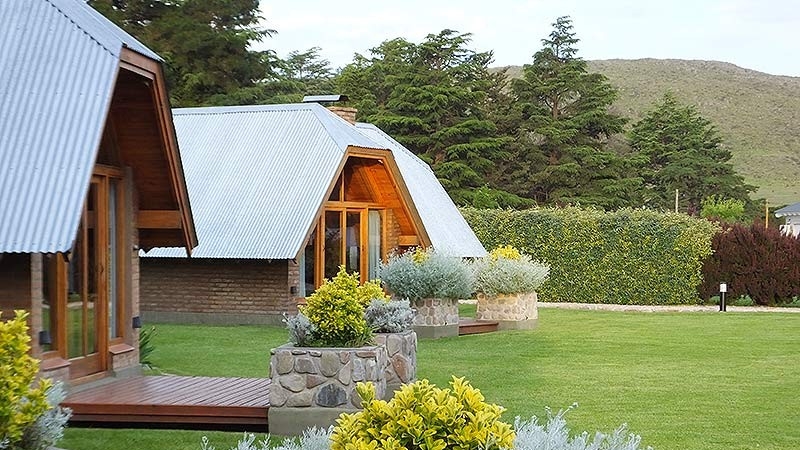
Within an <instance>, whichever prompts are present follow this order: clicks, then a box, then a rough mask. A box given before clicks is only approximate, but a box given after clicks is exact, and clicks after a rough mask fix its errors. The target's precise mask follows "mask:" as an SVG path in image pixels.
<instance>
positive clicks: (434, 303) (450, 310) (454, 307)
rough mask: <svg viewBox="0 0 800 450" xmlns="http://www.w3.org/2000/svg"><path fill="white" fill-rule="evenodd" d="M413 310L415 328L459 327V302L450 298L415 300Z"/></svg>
mask: <svg viewBox="0 0 800 450" xmlns="http://www.w3.org/2000/svg"><path fill="white" fill-rule="evenodd" d="M411 305H412V308H414V309H416V310H417V313H416V315H415V316H414V325H415V326H429V327H430V326H433V327H436V326H444V325H458V300H453V299H448V298H423V299H420V300H414V301H413V302H412V303H411Z"/></svg>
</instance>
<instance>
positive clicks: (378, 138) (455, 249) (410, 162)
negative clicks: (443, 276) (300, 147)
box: [355, 123, 486, 257]
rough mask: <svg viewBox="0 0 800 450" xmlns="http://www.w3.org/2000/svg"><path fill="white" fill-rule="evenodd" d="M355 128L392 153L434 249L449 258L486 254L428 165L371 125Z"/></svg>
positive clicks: (360, 125)
mask: <svg viewBox="0 0 800 450" xmlns="http://www.w3.org/2000/svg"><path fill="white" fill-rule="evenodd" d="M355 126H356V128H357V129H358V130H359V131H360V132H362V133H363V134H364V135H365V136H367V137H369V138H370V139H372V140H373V141H375V142H377V143H378V145H381V146H382V147H385V148H388V149H390V150H391V151H392V153H393V154H394V159H395V161H397V165H398V167H399V168H400V173H401V174H402V176H403V179H404V180H405V182H406V185H407V186H408V190H409V193H410V194H411V197H412V198H413V199H414V205H415V206H416V208H417V212H418V213H419V216H420V218H421V219H422V223H423V225H424V226H425V230H426V231H427V232H428V237H429V238H430V240H431V242H432V243H433V247H434V248H436V249H437V250H439V251H441V252H443V253H445V254H449V255H452V256H462V257H480V256H484V255H485V254H486V250H485V249H484V248H483V245H481V243H480V242H479V241H478V238H477V237H476V236H475V233H474V232H473V231H472V228H470V226H469V224H467V221H466V220H465V219H464V216H462V215H461V212H460V211H459V210H458V209H457V208H456V207H455V205H454V204H453V201H452V200H451V199H450V196H449V195H448V194H447V191H445V190H444V187H443V186H442V184H441V183H439V180H438V179H437V178H436V175H435V174H434V173H433V170H431V168H430V166H428V165H427V164H426V163H425V162H424V161H422V160H421V159H419V158H418V157H417V156H416V155H415V154H413V153H412V152H411V150H409V149H407V148H405V147H403V145H402V144H400V143H399V142H397V141H396V140H394V138H392V137H391V136H389V135H388V134H386V133H384V132H383V130H381V129H380V128H378V127H376V126H375V125H372V124H370V123H356V124H355Z"/></svg>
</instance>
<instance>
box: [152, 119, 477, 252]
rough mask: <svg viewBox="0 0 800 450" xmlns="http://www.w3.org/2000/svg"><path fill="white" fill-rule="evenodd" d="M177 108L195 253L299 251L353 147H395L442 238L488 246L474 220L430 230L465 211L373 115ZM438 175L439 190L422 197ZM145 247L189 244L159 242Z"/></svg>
mask: <svg viewBox="0 0 800 450" xmlns="http://www.w3.org/2000/svg"><path fill="white" fill-rule="evenodd" d="M173 116H174V120H175V128H176V130H177V134H178V142H179V144H180V147H181V151H182V159H183V164H184V170H185V172H186V182H187V185H188V189H189V196H190V198H191V202H192V207H193V210H194V212H195V224H196V227H197V233H198V237H199V241H200V245H199V246H198V247H197V248H195V249H194V252H193V253H192V256H193V257H199V258H242V259H244V258H254V259H293V258H295V257H296V256H297V255H298V253H299V252H300V250H301V249H302V246H303V245H304V243H305V240H306V238H307V233H308V232H309V231H310V230H311V228H312V227H313V224H314V220H315V218H316V214H317V212H318V211H319V208H320V206H321V205H322V203H323V202H324V201H325V197H326V194H327V191H328V188H329V187H330V185H331V183H332V182H333V181H334V178H335V177H336V176H337V173H338V171H339V169H340V168H341V167H342V165H343V164H344V161H345V159H346V155H347V150H348V148H351V147H356V148H366V149H377V150H384V151H387V153H389V152H390V153H389V154H390V155H391V156H392V157H393V158H394V160H395V161H396V163H397V165H398V168H399V170H400V173H401V176H402V178H403V180H404V181H405V184H406V185H410V184H412V183H417V182H421V181H419V180H422V182H425V183H427V184H425V185H424V186H420V188H419V189H415V190H414V191H413V192H412V188H411V186H408V188H409V192H410V193H411V197H412V199H413V201H414V203H415V205H417V208H418V209H419V205H422V204H425V205H427V207H425V208H423V210H424V211H425V213H426V214H428V215H429V217H424V216H422V215H423V212H422V211H419V213H420V215H421V216H422V217H421V218H422V221H423V224H424V226H425V228H426V231H428V234H429V236H430V237H431V243H432V245H433V246H434V247H435V248H437V249H441V250H442V251H444V252H447V253H450V254H453V255H458V256H479V255H483V254H485V250H484V249H483V247H482V246H481V245H480V243H479V242H478V240H477V238H475V235H474V233H473V232H472V230H471V229H469V227H467V228H466V230H464V229H463V228H461V227H460V224H459V225H457V226H456V227H455V229H454V230H453V232H452V233H449V234H448V233H444V232H439V231H437V232H436V233H435V237H434V236H433V235H430V230H428V227H429V226H431V227H433V228H436V227H437V225H436V224H435V222H436V221H438V220H450V219H451V218H452V217H454V215H458V217H459V218H460V220H461V221H462V222H463V223H464V225H466V222H464V219H463V218H462V217H461V215H460V213H459V212H458V210H457V209H456V208H455V205H453V203H452V202H451V201H450V199H449V197H447V194H446V193H444V189H443V188H442V187H441V185H440V184H439V182H438V181H436V178H435V176H433V173H432V172H431V171H430V168H428V166H427V165H426V164H425V163H423V162H422V161H421V160H419V159H418V158H417V157H416V156H414V155H412V154H411V153H410V152H408V150H406V149H404V148H402V146H400V145H399V144H397V146H390V145H389V141H388V140H386V139H383V141H382V142H379V141H377V140H376V139H375V138H374V137H373V136H372V135H371V134H374V135H375V136H379V135H377V134H375V133H374V131H373V130H371V129H370V128H369V127H370V126H367V125H366V124H364V125H363V126H359V127H356V126H353V125H352V124H350V123H348V122H346V121H345V120H343V119H342V118H340V117H339V116H337V115H336V114H334V113H332V112H331V111H328V110H327V109H326V108H324V107H322V106H321V105H319V104H316V103H302V104H290V105H261V106H235V107H211V108H187V109H176V110H173ZM387 138H388V136H387ZM388 139H390V138H388ZM223 154H224V157H220V155H223ZM431 180H433V182H435V184H436V185H437V186H438V190H432V189H431V192H433V193H434V195H433V196H432V197H431V199H423V198H422V197H424V196H426V195H428V194H429V192H428V191H427V190H429V189H430V188H431ZM414 192H416V194H414ZM422 194H424V195H422ZM442 195H443V196H442ZM436 208H438V209H436ZM429 224H430V225H429ZM449 226H450V225H449V224H447V223H445V224H442V225H441V227H443V228H446V227H449ZM145 256H156V257H181V256H183V254H182V253H181V252H180V251H179V250H178V249H172V248H157V249H153V250H151V251H149V252H147V254H146V255H145Z"/></svg>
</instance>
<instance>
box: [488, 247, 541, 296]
mask: <svg viewBox="0 0 800 450" xmlns="http://www.w3.org/2000/svg"><path fill="white" fill-rule="evenodd" d="M472 269H473V272H474V276H475V290H476V291H477V292H482V293H484V294H487V295H497V294H519V293H523V292H534V291H536V289H538V288H539V286H541V285H542V283H544V281H545V280H546V279H547V275H548V273H549V272H550V269H549V268H548V267H547V266H545V265H544V264H541V263H539V262H537V261H533V260H531V257H530V256H528V255H523V254H521V253H520V252H519V250H517V249H515V248H514V247H511V246H508V245H507V246H504V247H498V248H496V249H495V250H493V251H492V252H491V253H490V254H489V256H488V257H486V258H481V259H479V260H477V261H475V262H474V263H473V265H472Z"/></svg>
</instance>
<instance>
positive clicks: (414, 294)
mask: <svg viewBox="0 0 800 450" xmlns="http://www.w3.org/2000/svg"><path fill="white" fill-rule="evenodd" d="M472 277H473V275H472V271H471V270H470V268H469V266H468V265H467V263H466V262H464V261H463V260H462V259H461V258H458V257H452V256H447V255H444V254H442V253H440V252H437V251H436V250H434V249H432V248H428V249H426V250H422V249H417V250H416V251H407V252H405V253H403V254H400V255H397V254H395V255H392V256H390V257H389V261H388V262H387V263H385V264H381V266H380V270H379V272H378V278H380V279H381V281H382V282H383V283H384V284H385V285H386V288H387V289H389V292H391V293H392V294H393V295H394V296H395V297H397V298H401V299H407V300H410V301H412V302H413V301H415V300H419V299H423V298H448V299H464V298H470V297H472V292H473V290H472V283H473V279H472Z"/></svg>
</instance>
